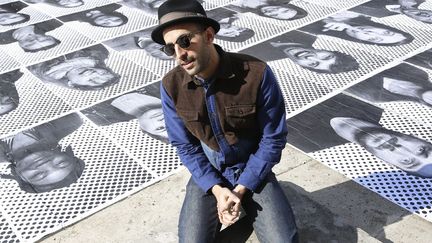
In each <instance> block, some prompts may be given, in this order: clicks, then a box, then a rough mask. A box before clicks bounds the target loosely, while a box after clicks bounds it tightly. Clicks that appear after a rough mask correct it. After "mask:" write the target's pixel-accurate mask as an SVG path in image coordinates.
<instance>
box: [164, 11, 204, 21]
mask: <svg viewBox="0 0 432 243" xmlns="http://www.w3.org/2000/svg"><path fill="white" fill-rule="evenodd" d="M193 16H198V17H206V16H205V15H203V14H200V13H193V12H171V13H167V14H165V15H164V16H162V17H161V18H160V19H159V24H164V23H167V22H169V21H172V20H175V19H181V18H184V17H193Z"/></svg>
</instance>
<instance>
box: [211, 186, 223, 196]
mask: <svg viewBox="0 0 432 243" xmlns="http://www.w3.org/2000/svg"><path fill="white" fill-rule="evenodd" d="M221 189H222V187H221V186H220V185H219V184H216V185H214V186H212V188H211V192H212V193H213V195H215V196H216V195H217V194H218V193H219V192H220V190H221Z"/></svg>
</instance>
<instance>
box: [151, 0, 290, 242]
mask: <svg viewBox="0 0 432 243" xmlns="http://www.w3.org/2000/svg"><path fill="white" fill-rule="evenodd" d="M158 17H159V26H157V27H156V28H155V29H154V31H153V32H152V39H153V40H154V41H155V42H157V43H159V44H162V45H165V46H164V47H163V50H164V51H165V53H167V55H170V56H173V57H174V58H175V59H176V61H177V63H178V64H179V65H178V66H177V67H175V68H174V69H173V70H171V71H170V72H169V73H168V74H166V75H165V77H164V78H163V80H162V87H161V100H162V107H163V110H164V116H165V123H166V126H167V132H168V137H169V140H170V142H171V144H173V145H174V146H175V147H176V148H177V152H178V155H179V156H180V159H181V160H182V162H183V164H184V165H185V166H186V167H187V168H188V169H189V171H190V172H191V174H192V179H191V180H190V181H189V183H188V185H187V188H186V198H185V201H184V203H183V207H182V210H181V214H180V222H179V240H180V242H188V243H189V242H213V241H214V240H215V238H216V236H217V235H218V232H219V229H220V227H221V224H220V223H222V224H224V225H230V224H233V223H234V222H236V220H237V219H238V218H239V214H240V208H241V206H242V207H243V208H244V210H245V212H246V217H245V218H246V220H249V221H250V222H251V223H252V222H253V226H254V229H255V231H256V234H257V236H258V238H259V239H260V240H261V241H262V242H297V230H296V225H295V222H294V216H293V214H292V210H291V208H290V205H289V203H288V200H287V198H286V197H285V195H284V193H283V191H282V189H281V187H280V185H279V184H278V182H277V181H276V178H275V176H274V173H272V172H271V168H272V167H273V166H274V165H275V164H276V163H278V162H279V160H280V157H281V151H282V149H283V148H284V147H285V142H286V134H287V129H286V125H285V114H284V110H285V109H284V103H283V97H282V94H281V92H280V89H279V87H278V85H277V83H276V80H275V77H274V75H273V73H272V71H271V69H270V68H269V67H268V66H267V65H266V64H265V63H263V62H262V61H260V60H258V59H256V58H253V57H250V56H246V55H241V54H234V53H227V52H224V51H223V50H222V48H221V47H219V46H217V45H215V44H213V41H214V37H215V34H216V32H217V31H218V30H219V28H220V26H219V23H218V22H217V21H215V20H213V19H211V18H207V15H206V13H205V11H204V9H203V7H202V6H201V4H200V3H199V2H197V1H195V0H168V1H166V2H165V3H164V4H162V5H161V6H160V7H159V9H158ZM218 220H219V222H220V223H219V222H218Z"/></svg>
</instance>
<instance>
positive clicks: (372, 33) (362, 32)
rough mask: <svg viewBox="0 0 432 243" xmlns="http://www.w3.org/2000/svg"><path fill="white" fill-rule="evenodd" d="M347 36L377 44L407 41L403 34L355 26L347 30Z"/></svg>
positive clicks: (371, 27) (372, 27)
mask: <svg viewBox="0 0 432 243" xmlns="http://www.w3.org/2000/svg"><path fill="white" fill-rule="evenodd" d="M346 33H347V35H349V36H351V37H353V38H355V39H357V40H361V41H365V42H370V43H375V44H396V43H399V42H401V41H403V40H405V39H406V37H405V36H404V35H402V34H401V33H397V32H394V31H391V30H388V29H384V28H378V27H374V26H353V27H350V28H347V29H346Z"/></svg>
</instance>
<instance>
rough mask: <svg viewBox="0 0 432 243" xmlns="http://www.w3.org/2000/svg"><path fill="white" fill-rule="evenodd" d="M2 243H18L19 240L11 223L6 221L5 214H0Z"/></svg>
mask: <svg viewBox="0 0 432 243" xmlns="http://www.w3.org/2000/svg"><path fill="white" fill-rule="evenodd" d="M0 242H1V243H18V242H19V240H18V238H17V236H16V235H15V233H14V232H13V230H12V229H11V228H10V226H9V223H8V222H7V221H6V219H5V217H3V214H2V213H1V212H0Z"/></svg>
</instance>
